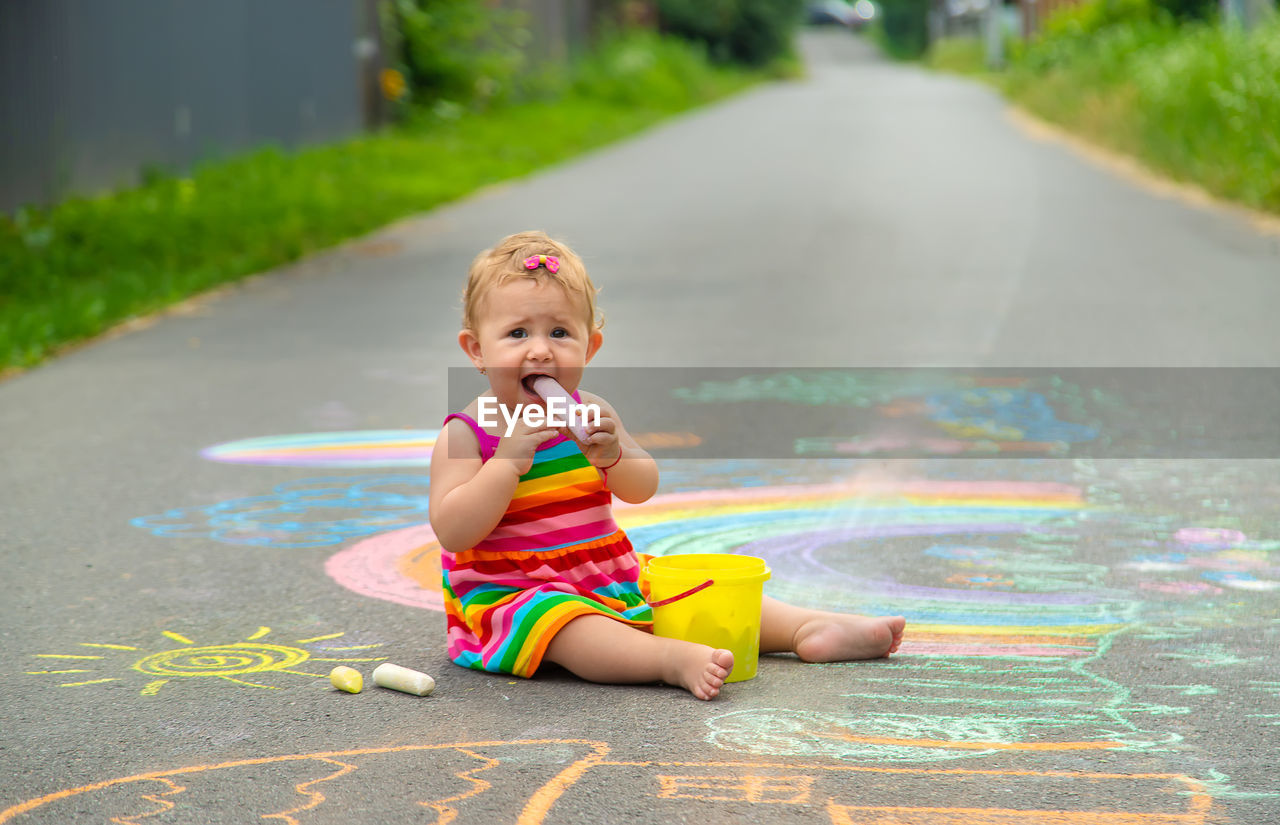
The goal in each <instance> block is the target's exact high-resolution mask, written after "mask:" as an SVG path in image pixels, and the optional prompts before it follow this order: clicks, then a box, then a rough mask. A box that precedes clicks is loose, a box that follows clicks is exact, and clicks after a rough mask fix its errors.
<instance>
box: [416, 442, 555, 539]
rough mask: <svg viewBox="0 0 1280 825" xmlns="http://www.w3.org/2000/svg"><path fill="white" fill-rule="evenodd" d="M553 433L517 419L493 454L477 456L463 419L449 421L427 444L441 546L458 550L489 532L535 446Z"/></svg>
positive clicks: (477, 448)
mask: <svg viewBox="0 0 1280 825" xmlns="http://www.w3.org/2000/svg"><path fill="white" fill-rule="evenodd" d="M554 435H555V431H554V430H550V429H545V428H543V429H535V428H529V427H525V426H523V425H522V424H517V426H516V430H515V431H514V432H513V433H512V434H511V435H510V436H508V437H507V438H504V439H502V443H501V444H500V445H499V447H498V451H497V452H496V453H495V454H494V456H493V458H491V459H489V460H488V461H481V459H480V445H479V444H478V443H477V442H476V437H475V434H474V433H472V432H471V429H470V428H469V427H468V426H467V425H466V424H465V423H464V422H462V421H459V420H458V419H456V418H455V419H452V420H451V421H449V423H448V424H446V425H445V427H444V429H443V430H441V431H440V435H439V436H438V437H437V438H436V444H435V447H433V448H432V450H431V490H430V518H431V529H432V530H434V531H435V534H436V538H437V539H438V540H439V541H440V546H441V547H443V548H444V549H445V550H448V551H450V552H453V553H457V552H461V551H463V550H468V549H470V548H471V547H474V546H475V545H476V544H477V543H478V542H479V541H480V540H481V539H483V538H484V537H485V536H487V535H489V534H490V533H491V532H493V528H495V527H497V526H498V522H499V521H501V520H502V515H503V513H505V512H506V511H507V505H508V504H510V503H511V496H513V495H514V494H515V491H516V484H517V483H519V481H520V476H521V475H523V474H524V473H526V472H528V470H529V466H530V465H532V463H533V453H534V451H535V450H536V449H537V448H538V445H539V444H541V443H542V442H543V441H545V440H547V439H548V438H550V437H553V436H554Z"/></svg>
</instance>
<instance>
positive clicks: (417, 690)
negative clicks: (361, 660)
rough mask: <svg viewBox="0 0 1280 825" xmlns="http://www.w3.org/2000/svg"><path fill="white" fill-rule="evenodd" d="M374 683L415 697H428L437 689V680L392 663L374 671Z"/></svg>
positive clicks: (384, 664) (380, 666) (387, 663)
mask: <svg viewBox="0 0 1280 825" xmlns="http://www.w3.org/2000/svg"><path fill="white" fill-rule="evenodd" d="M373 683H374V684H375V685H377V686H378V687H384V688H390V689H391V690H398V691H400V692H401V693H412V694H413V695H414V696H426V695H428V694H430V693H431V691H433V690H435V689H436V680H435V679H432V678H431V677H430V676H428V675H427V674H425V673H419V672H418V671H416V670H410V669H409V668H407V667H400V665H393V664H391V663H390V662H383V663H382V664H380V665H378V666H377V667H375V668H374V669H373Z"/></svg>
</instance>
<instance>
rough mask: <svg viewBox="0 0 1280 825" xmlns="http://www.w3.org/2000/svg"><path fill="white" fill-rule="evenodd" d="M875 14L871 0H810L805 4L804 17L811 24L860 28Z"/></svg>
mask: <svg viewBox="0 0 1280 825" xmlns="http://www.w3.org/2000/svg"><path fill="white" fill-rule="evenodd" d="M875 16H876V7H875V5H874V4H873V3H872V2H871V0H857V2H856V3H849V2H846V0H811V1H810V2H808V3H806V4H805V17H806V19H807V20H808V22H809V24H810V25H813V26H845V27H846V28H850V29H860V28H862V27H863V26H865V25H866V24H868V23H870V22H871V20H872V19H873V18H874V17H875Z"/></svg>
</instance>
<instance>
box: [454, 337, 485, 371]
mask: <svg viewBox="0 0 1280 825" xmlns="http://www.w3.org/2000/svg"><path fill="white" fill-rule="evenodd" d="M458 346H460V347H462V351H463V352H465V353H466V354H467V357H468V358H470V359H471V363H473V364H475V365H476V369H478V370H482V369H484V355H483V353H481V352H480V339H479V338H477V337H476V334H475V333H474V332H472V331H471V330H469V329H464V330H462V332H459V333H458Z"/></svg>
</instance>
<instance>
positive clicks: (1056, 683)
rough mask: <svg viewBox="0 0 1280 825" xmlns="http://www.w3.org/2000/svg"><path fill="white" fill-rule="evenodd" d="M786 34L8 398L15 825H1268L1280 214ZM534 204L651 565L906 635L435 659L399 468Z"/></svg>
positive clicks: (448, 400)
mask: <svg viewBox="0 0 1280 825" xmlns="http://www.w3.org/2000/svg"><path fill="white" fill-rule="evenodd" d="M805 48H806V53H807V54H808V56H809V59H810V65H811V73H810V76H809V77H808V78H807V79H805V80H803V81H797V82H789V83H778V84H774V85H769V86H766V87H763V88H758V89H755V90H753V91H750V92H748V93H746V94H743V95H741V96H738V97H736V98H734V99H732V100H729V101H726V102H724V103H721V104H719V105H716V106H712V107H709V108H706V109H704V110H701V111H698V112H694V113H692V114H689V115H687V116H685V117H682V118H679V119H677V120H673V121H671V122H668V123H666V124H664V125H662V126H660V127H658V128H656V129H654V130H652V131H650V132H648V133H646V134H644V135H641V136H639V137H636V138H634V139H632V140H628V141H625V142H623V143H620V144H618V145H615V146H612V147H609V148H606V149H603V150H600V151H598V152H595V153H593V154H591V155H589V156H586V157H583V158H580V159H578V160H575V161H573V162H570V163H566V164H564V165H562V166H560V167H558V168H554V169H550V170H547V171H545V172H543V173H541V174H538V175H535V176H533V177H530V178H528V179H526V180H521V181H516V182H512V183H510V184H508V185H505V186H502V187H498V188H495V189H493V190H491V191H488V192H485V193H482V194H480V195H478V196H477V197H474V198H471V199H469V200H467V201H465V202H461V203H458V204H454V205H451V206H448V207H446V208H442V209H440V210H437V211H435V212H433V213H431V214H428V215H423V216H420V217H418V218H414V219H412V220H408V221H405V222H403V223H401V224H398V225H396V226H392V227H388V228H387V229H386V230H385V231H382V232H379V233H376V234H375V235H373V236H371V237H368V238H364V239H361V240H359V241H356V242H354V243H351V244H349V245H347V246H345V247H343V248H341V249H338V250H334V251H332V252H330V253H326V254H323V255H319V256H317V257H315V258H312V259H310V260H307V261H304V262H302V263H299V264H298V265H296V266H291V267H288V268H285V269H283V270H281V271H278V272H272V273H267V274H265V275H264V276H262V277H259V278H256V279H254V280H251V281H249V282H247V283H245V284H243V285H242V286H240V287H237V288H233V289H229V290H226V291H224V292H222V293H220V294H217V295H213V296H208V297H206V298H203V299H201V300H197V301H193V302H191V303H190V304H188V305H187V306H185V307H184V308H182V309H181V311H178V312H175V313H172V314H170V315H167V316H165V317H161V318H158V319H154V322H153V323H150V324H146V325H142V327H143V328H141V329H137V330H134V331H131V332H129V333H127V334H123V335H117V336H114V337H111V338H109V339H108V340H104V341H101V342H98V343H95V344H94V345H92V346H88V347H85V348H82V349H80V350H78V351H76V352H74V353H71V354H69V355H67V356H65V357H63V358H60V359H58V360H56V361H54V362H51V363H49V364H47V365H45V366H43V367H41V368H40V369H37V370H34V371H31V372H29V373H27V374H24V375H21V376H19V377H17V378H14V379H12V380H9V381H6V382H5V383H3V384H0V432H2V433H3V445H4V446H3V466H4V471H3V474H2V475H0V502H2V503H0V513H2V514H3V515H2V520H0V546H2V547H3V555H2V556H0V559H2V561H0V564H2V565H3V568H2V571H3V575H4V577H5V578H6V579H7V580H8V582H9V584H8V585H7V586H6V588H5V598H4V600H3V603H2V605H0V644H2V645H3V651H4V656H3V659H2V660H0V662H2V663H3V667H2V668H0V684H2V685H3V690H4V697H5V698H4V703H3V710H2V711H0V755H3V758H4V760H5V763H6V769H5V770H4V771H3V778H0V823H5V822H16V823H28V822H49V823H67V822H76V823H80V822H103V823H106V822H129V823H134V822H146V823H149V825H158V823H209V822H217V823H222V822H259V821H263V820H264V818H265V819H266V820H267V821H273V820H278V821H282V822H297V823H308V825H311V824H312V823H328V822H346V821H351V820H353V819H357V818H358V819H359V820H360V821H364V822H371V823H400V822H439V823H447V822H451V821H456V822H459V823H465V822H477V823H491V822H520V823H539V822H546V823H567V822H588V821H593V822H594V821H608V822H635V823H647V822H653V823H659V822H661V823H667V822H683V821H697V822H701V823H713V822H721V821H725V822H728V821H734V822H736V821H740V820H741V819H742V818H743V817H750V818H752V819H755V820H761V821H767V822H824V823H826V822H830V823H835V824H836V825H839V823H846V822H849V823H852V822H857V823H875V824H876V825H888V824H889V823H903V824H905V823H910V825H954V823H961V822H964V823H993V824H995V823H998V824H999V825H1005V824H1006V823H1015V822H1016V823H1043V824H1045V825H1047V824H1048V823H1053V825H1061V823H1115V825H1121V824H1122V823H1123V824H1124V825H1132V824H1133V823H1143V825H1165V824H1166V823H1169V824H1170V825H1172V823H1179V825H1182V824H1184V823H1199V822H1214V823H1217V822H1235V823H1247V824H1251V825H1253V824H1256V825H1262V824H1263V823H1271V822H1277V821H1280V785H1278V784H1277V782H1276V780H1275V774H1276V768H1277V766H1278V765H1280V751H1278V749H1277V744H1278V743H1280V666H1278V657H1277V653H1276V650H1277V642H1278V641H1280V610H1278V606H1280V605H1278V602H1277V588H1280V527H1277V525H1278V524H1280V518H1277V516H1280V505H1278V504H1277V502H1280V464H1277V461H1276V459H1277V458H1280V451H1277V444H1276V441H1275V440H1274V439H1273V438H1272V436H1271V434H1270V431H1269V430H1268V428H1267V427H1260V428H1254V429H1251V428H1250V426H1249V425H1250V422H1263V423H1265V422H1270V421H1273V420H1274V418H1275V409H1274V407H1273V406H1269V405H1267V404H1266V403H1265V399H1266V398H1268V397H1269V396H1268V395H1267V393H1268V392H1270V391H1272V390H1274V388H1275V378H1274V377H1273V376H1274V373H1273V371H1270V370H1268V369H1256V370H1251V371H1230V370H1227V369H1225V368H1239V367H1256V368H1269V367H1274V366H1275V365H1276V364H1277V363H1278V362H1280V335H1278V334H1277V333H1276V331H1275V330H1276V322H1275V308H1276V307H1277V306H1280V240H1278V239H1277V237H1276V236H1274V235H1271V234H1267V233H1266V232H1263V231H1260V230H1259V229H1258V228H1256V227H1255V226H1254V225H1252V224H1251V223H1249V222H1248V221H1246V220H1243V219H1241V218H1240V217H1239V216H1237V215H1234V214H1231V213H1227V212H1222V211H1218V210H1214V209H1208V208H1204V207H1198V206H1192V205H1187V204H1185V203H1182V202H1180V201H1178V200H1176V199H1170V198H1167V197H1164V196H1162V195H1158V194H1155V193H1152V192H1150V191H1147V190H1146V189H1144V188H1143V187H1142V186H1140V185H1137V184H1135V183H1133V182H1132V181H1130V180H1127V179H1124V178H1121V177H1117V176H1115V175H1113V174H1112V173H1110V172H1108V171H1105V170H1103V169H1101V168H1100V167H1098V166H1096V165H1094V164H1092V163H1091V162H1089V161H1086V160H1084V159H1083V158H1081V157H1080V156H1078V155H1076V154H1074V153H1073V152H1071V151H1069V150H1068V149H1066V148H1064V146H1062V145H1061V144H1059V143H1056V142H1053V141H1044V140H1041V139H1037V138H1035V137H1033V136H1032V135H1030V134H1029V133H1028V132H1027V131H1026V130H1025V129H1023V128H1021V127H1019V126H1018V124H1017V122H1016V121H1015V120H1014V119H1011V118H1010V117H1009V115H1008V113H1007V111H1006V108H1005V106H1004V104H1003V103H1002V102H1001V101H1000V99H999V98H998V97H997V96H996V95H994V94H993V93H992V92H990V91H989V90H987V89H985V88H983V87H982V86H980V85H976V84H973V83H970V82H967V81H964V80H960V79H956V78H952V77H946V76H938V75H933V74H929V73H926V72H924V71H922V70H920V69H917V68H914V67H910V66H901V65H895V64H890V63H887V62H884V61H882V60H879V59H877V58H876V57H875V56H874V55H873V54H872V52H871V50H870V49H869V48H868V47H866V46H865V44H863V43H861V42H859V41H856V40H850V39H847V38H845V37H843V36H840V35H838V34H836V33H831V32H824V33H815V34H813V35H812V36H809V37H807V38H806V41H805ZM526 228H543V229H546V230H547V231H549V232H551V233H552V234H555V235H559V236H562V237H564V238H566V239H567V240H569V241H570V242H571V243H572V244H574V245H575V246H576V247H577V248H578V249H579V251H580V252H581V253H582V254H583V256H584V257H585V259H586V260H587V262H588V265H589V267H590V268H591V271H592V273H593V276H594V277H595V279H596V281H597V283H598V284H599V285H600V286H601V287H602V292H601V296H600V300H601V302H602V306H603V308H604V310H605V313H606V316H607V325H606V328H605V336H606V343H605V347H604V349H603V350H602V352H601V355H600V356H599V358H598V359H597V361H596V362H595V363H594V364H593V368H594V369H596V373H595V374H596V375H598V376H599V380H600V382H601V385H610V382H612V385H614V386H618V387H619V389H618V392H619V393H622V395H621V396H619V397H628V396H627V390H628V389H629V388H630V389H631V390H632V392H631V396H630V397H628V404H631V405H632V406H631V407H629V408H627V409H623V410H622V412H623V415H624V416H629V415H632V414H634V415H635V416H636V417H637V420H639V421H645V420H651V421H652V422H653V424H652V427H649V426H646V427H642V428H637V427H635V426H633V427H632V429H633V430H636V431H637V432H642V433H643V434H644V436H645V437H646V438H647V439H648V442H647V443H649V444H651V445H653V450H654V452H655V454H656V455H658V456H660V458H661V462H662V468H663V473H664V475H663V487H662V489H661V490H660V493H659V496H657V497H656V498H655V499H654V500H653V501H652V502H649V503H647V504H644V505H639V506H634V507H627V508H621V507H620V508H619V509H618V515H619V518H620V520H621V521H622V523H623V524H624V526H626V527H627V528H628V530H629V532H630V533H631V535H632V537H633V540H634V541H635V542H636V544H637V546H638V547H639V548H640V549H647V550H649V551H650V552H659V553H665V552H686V551H714V550H733V551H737V552H742V553H747V554H750V555H758V556H763V557H765V558H766V559H767V560H768V561H769V564H770V566H771V568H772V571H773V578H772V580H771V581H770V582H769V583H768V585H767V586H766V587H767V592H770V593H773V594H774V595H777V596H778V597H780V598H785V599H788V600H792V601H796V602H801V603H806V604H811V605H815V606H823V607H828V608H831V609H841V610H849V611H859V612H870V613H890V612H892V613H901V614H903V615H906V616H907V617H908V619H909V625H908V634H907V640H906V643H905V644H904V647H903V649H902V651H901V652H900V654H899V655H896V656H894V657H893V658H892V659H889V660H882V661H877V662H870V663H857V664H839V665H804V664H802V663H800V662H799V661H797V660H795V659H792V658H789V657H767V658H766V659H765V660H763V661H762V662H761V665H760V672H759V675H758V676H757V677H756V678H755V679H753V680H751V681H747V682H741V683H735V684H732V685H730V686H728V688H727V689H726V690H725V692H724V693H723V694H722V696H721V697H720V698H719V699H718V700H716V701H714V702H710V703H701V702H697V701H695V700H693V699H691V698H689V697H688V696H686V695H684V694H683V693H681V692H679V691H676V690H674V689H670V688H664V687H662V686H637V687H604V686H596V685H590V684H585V683H581V682H579V681H577V680H575V679H573V678H572V677H569V676H567V675H565V674H564V673H562V672H560V673H556V672H550V671H548V672H547V673H544V674H540V675H539V676H538V677H537V678H535V679H533V680H528V681H522V680H515V679H508V678H503V677H495V676H491V675H485V674H480V673H474V672H469V671H465V670H462V669H461V668H458V667H456V666H454V665H452V664H451V663H449V661H448V660H447V658H446V656H445V653H444V646H443V638H444V633H443V615H442V614H441V613H440V612H439V610H438V604H439V598H440V596H439V583H438V574H437V568H435V567H434V566H433V565H436V564H438V554H436V552H435V549H434V547H433V545H432V543H431V541H430V534H429V533H428V532H427V531H426V530H425V528H424V527H423V526H422V525H423V522H424V521H425V519H426V503H425V496H426V476H425V468H424V463H425V455H426V454H427V450H428V449H429V443H430V440H431V438H432V437H433V433H434V429H435V428H437V427H438V426H439V421H440V419H441V418H442V417H443V416H444V414H445V413H446V412H448V411H449V410H450V409H451V408H453V406H455V405H456V404H457V402H458V401H459V400H460V399H459V396H460V394H461V390H460V389H459V387H460V386H461V385H462V383H465V382H464V378H465V373H466V371H465V370H454V371H453V372H452V373H451V370H450V368H461V367H462V366H463V365H464V363H465V362H464V361H463V359H462V357H461V353H460V352H459V351H458V349H457V346H456V341H455V336H456V333H457V329H458V308H459V300H458V292H459V290H460V288H461V280H462V277H463V274H464V272H465V269H466V266H467V264H468V262H469V261H470V259H471V258H472V256H473V255H474V254H475V253H476V252H477V251H478V250H480V249H482V248H484V247H485V246H486V245H488V244H491V243H492V242H493V241H495V240H496V239H497V238H499V237H501V236H502V235H504V234H507V233H508V232H512V231H517V230H520V229H526ZM675 367H680V368H682V369H683V370H684V371H680V370H673V369H668V368H675ZM712 367H717V368H733V370H729V371H723V370H721V371H714V370H710V369H709V368H712ZM923 367H930V368H949V369H931V370H928V371H924V370H921V369H919V368H923ZM996 367H998V368H1003V370H995V371H993V370H990V369H983V368H996ZM1175 367H1176V368H1196V369H1169V370H1167V371H1160V370H1157V369H1155V368H1175ZM622 368H627V370H631V372H627V371H626V370H623V369H622ZM690 368H693V370H694V371H693V372H689V371H688V370H689V369H690ZM1077 368H1089V370H1088V371H1084V372H1082V371H1080V370H1079V369H1077ZM1114 368H1130V369H1137V368H1140V369H1138V371H1137V372H1136V373H1132V374H1131V376H1137V378H1136V379H1135V380H1134V381H1132V382H1130V381H1129V380H1128V378H1126V380H1125V381H1119V382H1117V381H1116V380H1114V379H1115V376H1117V375H1120V374H1121V373H1117V372H1115V371H1114ZM703 369H705V370H707V371H706V372H704V373H700V372H698V370H703ZM627 376H644V377H645V378H644V381H641V380H639V379H637V380H636V381H631V380H629V379H628V378H627ZM451 380H452V381H453V382H454V385H453V389H452V391H451ZM645 381H648V382H650V383H651V384H652V385H653V386H656V387H663V388H664V389H661V390H655V389H649V390H646V391H644V392H635V391H634V390H635V388H637V387H647V386H649V384H646V383H645ZM1233 381H1234V382H1236V383H1234V384H1233V383H1232V382H1233ZM1233 387H1237V388H1238V395H1237V393H1236V391H1234V390H1233V389H1232V388H1233ZM451 396H452V397H451ZM1259 399H1263V400H1259ZM1184 410H1187V411H1192V412H1196V411H1199V412H1201V413H1203V414H1202V415H1200V417H1199V418H1196V419H1195V420H1190V419H1187V418H1185V417H1184V416H1183V415H1182V413H1183V411H1184ZM1206 410H1207V411H1208V412H1207V413H1205V411H1206ZM801 413H803V415H801ZM646 416H648V419H646ZM806 422H820V423H821V425H822V427H823V428H824V429H821V430H820V431H819V430H816V429H810V428H809V424H808V423H806ZM1227 422H1230V425H1229V426H1228V424H1227ZM1144 424H1149V427H1148V428H1147V430H1145V431H1144V430H1143V425H1144ZM784 426H785V427H786V428H788V429H786V432H787V433H788V434H789V435H788V437H787V438H786V439H784V440H783V441H782V442H781V444H782V446H781V448H779V447H778V444H779V441H778V439H777V438H776V437H775V438H773V439H772V440H768V443H769V445H770V446H769V449H768V450H765V449H763V448H762V447H760V446H759V445H761V444H763V443H765V441H766V440H767V439H765V438H764V434H765V433H766V432H771V431H773V430H774V429H775V428H780V427H784ZM814 426H815V427H816V426H817V425H816V424H815V425H814ZM1135 428H1136V429H1137V431H1138V432H1139V433H1141V432H1146V433H1147V436H1149V437H1148V438H1147V439H1146V441H1145V442H1143V443H1145V444H1146V445H1147V447H1149V449H1147V450H1146V451H1145V452H1144V451H1142V450H1139V449H1137V448H1134V447H1132V446H1131V445H1132V442H1130V441H1124V440H1123V439H1122V438H1120V436H1119V435H1117V434H1119V433H1122V432H1123V433H1127V434H1128V436H1126V437H1131V436H1132V434H1133V432H1134V431H1135ZM1175 436H1178V437H1175ZM1139 440H1142V439H1141V438H1139ZM1116 444H1121V445H1130V446H1129V447H1126V448H1125V449H1129V450H1130V452H1127V453H1125V452H1123V450H1122V452H1121V453H1120V454H1119V455H1118V457H1117V453H1115V452H1110V453H1109V452H1107V450H1108V449H1115V446H1114V445H1116ZM1242 444H1247V445H1248V447H1247V449H1241V445H1242ZM788 446H789V447H790V449H791V453H790V456H789V457H787V453H786V450H787V448H788ZM778 449H781V450H782V455H780V454H779V453H778V452H777V450H778ZM699 450H701V452H699ZM379 661H392V662H395V663H398V664H402V665H406V666H409V667H413V668H416V669H418V670H422V671H426V672H428V673H431V674H432V675H434V676H435V678H436V680H437V689H436V691H435V693H434V694H433V695H431V696H429V697H426V698H417V697H412V696H407V695H404V694H399V693H395V692H391V691H387V690H383V689H379V688H376V687H373V686H372V684H371V680H370V678H369V677H370V673H371V672H372V669H373V667H374V666H375V665H376V664H377V663H378V662H379ZM342 662H345V663H347V664H348V665H350V666H353V667H356V668H357V669H359V670H361V671H362V672H363V673H364V675H365V679H366V684H367V687H366V690H365V691H364V692H363V693H361V694H359V695H349V694H346V693H340V692H338V691H335V690H333V689H332V688H330V687H329V685H328V681H327V679H325V678H324V677H325V675H326V674H327V673H328V671H329V669H330V668H332V667H333V666H335V665H336V664H338V663H342Z"/></svg>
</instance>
